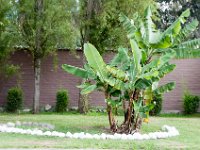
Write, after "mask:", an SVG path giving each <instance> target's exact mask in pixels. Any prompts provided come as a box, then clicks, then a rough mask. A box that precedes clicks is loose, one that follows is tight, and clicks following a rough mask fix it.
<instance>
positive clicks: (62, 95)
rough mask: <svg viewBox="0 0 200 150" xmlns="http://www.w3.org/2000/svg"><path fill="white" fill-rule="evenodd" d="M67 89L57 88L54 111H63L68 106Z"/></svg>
mask: <svg viewBox="0 0 200 150" xmlns="http://www.w3.org/2000/svg"><path fill="white" fill-rule="evenodd" d="M68 100H69V98H68V92H67V90H59V91H58V92H57V94H56V112H65V111H66V109H67V106H68Z"/></svg>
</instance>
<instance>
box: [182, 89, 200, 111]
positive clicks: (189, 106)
mask: <svg viewBox="0 0 200 150" xmlns="http://www.w3.org/2000/svg"><path fill="white" fill-rule="evenodd" d="M183 100H184V112H185V113H186V114H193V113H196V112H197V110H198V108H199V102H200V98H199V96H195V95H192V94H190V93H189V92H185V93H184V98H183Z"/></svg>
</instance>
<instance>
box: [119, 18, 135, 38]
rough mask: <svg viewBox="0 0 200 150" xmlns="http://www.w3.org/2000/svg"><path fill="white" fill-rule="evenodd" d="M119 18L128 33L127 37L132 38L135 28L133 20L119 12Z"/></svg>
mask: <svg viewBox="0 0 200 150" xmlns="http://www.w3.org/2000/svg"><path fill="white" fill-rule="evenodd" d="M119 20H120V22H121V23H122V24H123V27H124V28H125V29H126V31H127V33H128V35H127V36H128V38H130V39H132V38H134V34H135V32H136V30H137V28H136V27H135V25H134V22H133V20H130V19H129V18H128V17H126V16H125V15H124V14H120V16H119Z"/></svg>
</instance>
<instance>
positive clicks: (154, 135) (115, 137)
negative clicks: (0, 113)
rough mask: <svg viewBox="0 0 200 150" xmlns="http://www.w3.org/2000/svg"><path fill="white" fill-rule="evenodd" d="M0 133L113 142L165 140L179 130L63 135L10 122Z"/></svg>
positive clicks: (173, 128)
mask: <svg viewBox="0 0 200 150" xmlns="http://www.w3.org/2000/svg"><path fill="white" fill-rule="evenodd" d="M0 132H4V133H18V134H29V135H36V136H48V137H62V138H75V139H103V140H105V139H113V140H118V139H120V140H150V139H164V138H168V137H173V136H177V135H179V132H178V130H177V129H176V128H175V127H172V126H168V125H164V126H163V127H162V132H161V131H160V132H151V133H148V134H140V133H134V134H133V135H131V134H128V135H126V134H117V133H115V134H113V135H111V134H105V133H102V134H89V133H84V132H80V133H74V134H72V133H70V132H67V133H63V132H57V131H42V130H39V129H22V128H18V127H15V124H14V123H12V122H8V123H7V124H0Z"/></svg>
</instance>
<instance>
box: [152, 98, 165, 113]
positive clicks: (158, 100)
mask: <svg viewBox="0 0 200 150" xmlns="http://www.w3.org/2000/svg"><path fill="white" fill-rule="evenodd" d="M162 101H163V97H162V95H154V96H153V100H152V103H154V105H155V106H154V108H153V109H152V110H151V111H150V112H149V113H150V115H152V116H155V115H158V114H160V112H161V110H162Z"/></svg>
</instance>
